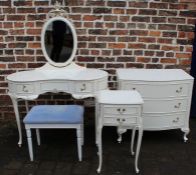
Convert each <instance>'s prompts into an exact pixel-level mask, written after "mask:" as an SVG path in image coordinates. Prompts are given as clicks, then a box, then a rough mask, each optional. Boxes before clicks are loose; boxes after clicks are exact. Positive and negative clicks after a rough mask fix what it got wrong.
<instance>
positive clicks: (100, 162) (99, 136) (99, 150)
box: [97, 129, 103, 173]
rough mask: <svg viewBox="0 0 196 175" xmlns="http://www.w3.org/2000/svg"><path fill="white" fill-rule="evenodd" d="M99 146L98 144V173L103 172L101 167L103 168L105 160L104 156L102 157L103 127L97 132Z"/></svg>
mask: <svg viewBox="0 0 196 175" xmlns="http://www.w3.org/2000/svg"><path fill="white" fill-rule="evenodd" d="M97 137H98V139H97V142H98V144H97V146H98V156H99V166H98V168H97V173H100V172H101V168H102V162H103V157H102V154H103V152H102V129H99V131H98V133H97Z"/></svg>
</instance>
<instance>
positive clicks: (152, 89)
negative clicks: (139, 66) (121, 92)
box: [122, 82, 190, 98]
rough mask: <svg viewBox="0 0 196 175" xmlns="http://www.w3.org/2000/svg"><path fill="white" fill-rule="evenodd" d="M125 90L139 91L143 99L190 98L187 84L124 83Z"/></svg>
mask: <svg viewBox="0 0 196 175" xmlns="http://www.w3.org/2000/svg"><path fill="white" fill-rule="evenodd" d="M122 87H123V89H125V90H137V91H138V92H139V93H140V94H141V95H142V97H143V98H170V97H185V96H188V92H189V91H190V89H189V88H190V85H189V84H187V83H181V84H179V83H172V84H169V83H168V82H166V83H149V84H145V83H135V82H134V83H132V82H123V85H122Z"/></svg>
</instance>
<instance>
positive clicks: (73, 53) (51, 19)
mask: <svg viewBox="0 0 196 175" xmlns="http://www.w3.org/2000/svg"><path fill="white" fill-rule="evenodd" d="M54 21H62V22H64V23H65V24H66V25H67V26H68V27H69V29H70V31H71V34H72V37H73V48H72V53H71V55H70V57H69V58H68V59H67V60H66V61H65V62H55V61H53V60H52V59H51V58H50V56H49V54H48V53H47V50H46V44H45V39H46V38H45V37H46V31H47V29H48V27H49V25H51V24H52V23H53V22H54ZM41 48H42V51H43V54H44V56H45V58H46V60H47V61H48V62H49V64H51V65H53V66H55V67H64V66H67V65H68V64H70V63H71V62H72V61H73V59H74V57H75V55H76V51H77V35H76V31H75V28H74V26H73V24H72V23H71V22H70V21H69V20H68V19H66V18H64V17H60V16H58V17H53V18H50V19H49V20H48V21H47V22H46V23H45V24H44V26H43V28H42V32H41Z"/></svg>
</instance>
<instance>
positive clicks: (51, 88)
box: [40, 81, 69, 93]
mask: <svg viewBox="0 0 196 175" xmlns="http://www.w3.org/2000/svg"><path fill="white" fill-rule="evenodd" d="M40 90H41V92H42V93H43V92H58V91H62V92H66V91H68V90H69V82H68V81H67V82H63V81H46V82H40Z"/></svg>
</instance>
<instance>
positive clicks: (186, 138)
mask: <svg viewBox="0 0 196 175" xmlns="http://www.w3.org/2000/svg"><path fill="white" fill-rule="evenodd" d="M182 132H184V135H183V139H184V142H187V141H188V137H187V135H188V134H189V132H190V129H182Z"/></svg>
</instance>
